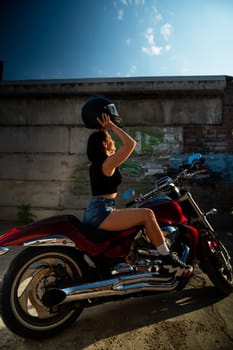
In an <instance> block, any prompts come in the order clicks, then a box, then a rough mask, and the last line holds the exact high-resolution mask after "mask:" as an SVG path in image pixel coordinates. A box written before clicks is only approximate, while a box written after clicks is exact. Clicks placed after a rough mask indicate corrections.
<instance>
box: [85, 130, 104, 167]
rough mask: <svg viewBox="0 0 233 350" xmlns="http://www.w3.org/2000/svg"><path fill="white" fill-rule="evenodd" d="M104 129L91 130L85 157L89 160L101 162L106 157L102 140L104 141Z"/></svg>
mask: <svg viewBox="0 0 233 350" xmlns="http://www.w3.org/2000/svg"><path fill="white" fill-rule="evenodd" d="M106 137H107V134H106V131H105V130H98V131H95V132H93V133H92V134H91V135H90V136H89V139H88V142H87V157H88V159H89V160H90V161H91V162H103V161H104V160H105V159H106V157H107V156H106V152H105V149H104V146H103V141H106Z"/></svg>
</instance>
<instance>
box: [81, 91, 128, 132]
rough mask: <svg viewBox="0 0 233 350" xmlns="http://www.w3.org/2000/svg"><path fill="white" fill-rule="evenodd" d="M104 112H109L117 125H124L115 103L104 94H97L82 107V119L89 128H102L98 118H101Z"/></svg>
mask: <svg viewBox="0 0 233 350" xmlns="http://www.w3.org/2000/svg"><path fill="white" fill-rule="evenodd" d="M102 113H106V114H108V115H109V116H110V119H111V121H112V122H113V123H115V124H116V125H118V126H120V127H121V126H122V125H123V123H122V119H121V117H120V116H119V113H118V111H117V108H116V106H115V104H114V103H112V101H110V100H109V99H107V98H106V97H104V96H95V97H92V98H91V99H90V100H88V101H87V102H86V103H85V104H84V106H83V107H82V120H83V122H84V124H85V125H86V127H87V128H89V129H99V128H101V125H100V124H99V122H98V121H97V118H101V115H102Z"/></svg>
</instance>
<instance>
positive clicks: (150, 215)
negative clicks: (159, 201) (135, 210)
mask: <svg viewBox="0 0 233 350" xmlns="http://www.w3.org/2000/svg"><path fill="white" fill-rule="evenodd" d="M140 210H142V216H143V218H144V220H145V221H148V220H150V221H151V220H156V218H155V214H154V212H153V210H152V209H150V208H140Z"/></svg>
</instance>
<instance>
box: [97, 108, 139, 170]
mask: <svg viewBox="0 0 233 350" xmlns="http://www.w3.org/2000/svg"><path fill="white" fill-rule="evenodd" d="M98 122H99V123H100V124H101V125H102V126H103V128H105V129H108V130H110V131H112V132H113V133H114V134H115V135H116V136H117V137H118V138H119V139H120V140H121V142H122V145H121V147H120V148H119V149H118V150H117V152H116V153H114V154H112V155H110V156H109V157H107V159H106V160H105V161H104V163H103V172H104V174H105V175H107V176H111V175H112V174H113V173H114V171H115V168H116V167H118V166H119V165H121V164H122V163H124V162H125V161H126V160H127V159H128V158H129V156H130V155H131V153H132V152H133V150H134V149H135V147H136V144H137V143H136V141H135V140H134V139H133V138H132V137H131V136H130V135H128V134H127V133H126V132H125V131H124V130H122V129H121V128H119V127H118V126H117V125H116V124H114V123H113V122H112V121H111V120H110V117H109V116H108V115H107V114H104V113H103V114H102V120H100V119H99V118H98Z"/></svg>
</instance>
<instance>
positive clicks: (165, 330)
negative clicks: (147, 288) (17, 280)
mask: <svg viewBox="0 0 233 350" xmlns="http://www.w3.org/2000/svg"><path fill="white" fill-rule="evenodd" d="M221 239H222V241H223V242H224V244H225V245H226V246H227V248H228V250H229V251H230V254H231V255H232V256H233V235H232V233H231V232H225V233H224V234H222V236H221ZM0 349H1V350H8V349H17V350H26V349H28V350H31V349H33V350H39V349H43V350H61V349H62V350H71V349H72V350H107V349H111V350H120V349H122V350H142V349H143V350H154V349H156V350H196V349H199V350H220V349H221V350H231V349H233V294H231V295H229V296H227V297H222V296H220V295H219V293H217V291H216V289H215V287H214V286H213V285H212V284H211V282H210V281H209V280H208V278H207V277H206V276H205V275H204V274H203V273H202V272H201V271H200V270H199V269H198V268H196V271H195V275H194V277H193V278H192V280H191V281H190V283H189V284H188V285H187V286H186V288H185V289H184V290H183V291H176V292H170V293H162V294H154V295H150V296H147V297H140V298H130V299H127V300H124V301H119V302H111V303H107V304H105V305H99V306H95V307H92V308H89V309H86V310H84V311H83V313H82V314H81V316H80V318H79V319H78V320H77V321H76V322H75V323H74V324H73V325H72V326H71V327H69V328H68V329H66V330H65V331H64V332H62V333H60V334H58V335H57V336H55V337H52V338H49V339H46V340H43V339H41V340H38V341H35V340H29V339H24V338H21V337H18V336H16V335H14V334H12V333H11V332H10V331H9V330H8V329H6V328H5V326H4V324H3V323H2V322H1V321H0Z"/></svg>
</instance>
